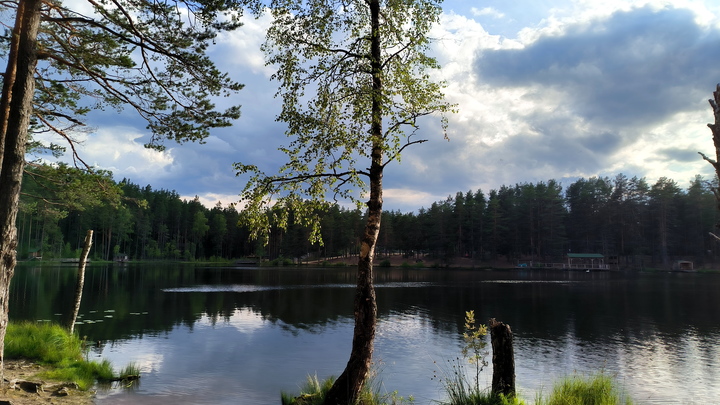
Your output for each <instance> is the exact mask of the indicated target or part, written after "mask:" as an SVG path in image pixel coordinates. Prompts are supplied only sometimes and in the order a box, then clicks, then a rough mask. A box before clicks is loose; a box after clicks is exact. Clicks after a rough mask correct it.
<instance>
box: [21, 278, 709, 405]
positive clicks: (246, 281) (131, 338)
mask: <svg viewBox="0 0 720 405" xmlns="http://www.w3.org/2000/svg"><path fill="white" fill-rule="evenodd" d="M354 281H355V274H354V269H353V268H332V269H328V268H326V269H270V268H262V269H256V268H229V267H196V266H161V265H143V266H139V265H132V264H130V265H125V266H117V265H116V266H93V267H90V268H89V269H88V273H87V276H86V284H85V290H84V295H83V305H82V308H81V314H82V320H83V323H82V324H80V325H78V326H77V330H78V331H79V333H80V334H81V335H84V336H87V338H88V340H90V341H97V342H99V343H98V344H97V345H96V347H95V348H94V349H93V351H92V352H91V353H90V356H96V357H101V358H107V359H109V360H111V361H112V362H113V364H114V365H115V366H116V367H118V368H120V367H122V366H124V365H125V364H127V363H129V362H134V363H136V364H137V365H139V366H140V368H141V371H142V379H141V382H140V384H139V385H138V386H136V387H134V388H132V389H120V388H114V389H109V390H105V391H101V392H99V395H98V401H97V402H98V403H100V404H167V403H172V404H175V405H179V404H277V403H279V393H280V392H281V391H287V392H293V393H295V392H297V387H298V386H299V385H300V384H302V383H303V381H304V380H305V378H306V376H307V375H309V374H317V375H318V376H319V377H321V378H323V377H326V376H329V375H337V374H339V373H340V372H341V371H342V370H343V368H344V365H345V362H346V361H347V358H348V356H349V352H350V343H351V339H352V326H353V321H352V298H353V292H354V291H353V289H354ZM74 283H75V269H74V267H29V266H22V267H19V268H18V269H17V271H16V275H15V278H14V279H13V284H12V295H11V304H10V316H11V319H14V320H19V319H32V320H53V321H61V320H62V319H63V317H65V316H67V313H68V312H69V311H70V308H71V305H72V298H73V294H74V290H75V288H74ZM376 287H377V295H378V305H379V325H378V334H377V340H376V351H375V353H376V354H375V361H376V368H377V369H378V370H380V375H379V379H378V381H381V382H382V384H383V387H384V388H382V389H383V390H385V391H388V392H390V391H395V390H397V391H398V392H399V394H400V395H403V396H408V395H412V396H413V397H414V398H415V401H416V403H418V404H430V403H432V401H433V400H438V399H442V398H443V393H442V388H441V386H440V385H439V383H438V382H437V381H436V380H433V379H432V377H433V375H434V374H435V372H436V371H438V370H439V371H441V372H442V370H443V369H446V366H443V365H442V364H446V363H447V360H448V359H454V358H455V357H457V356H459V355H460V348H461V345H462V342H461V333H462V327H463V316H464V311H466V310H470V309H474V310H475V312H476V315H477V318H478V319H479V320H487V319H488V318H490V317H495V318H497V319H498V320H500V321H503V322H505V323H508V324H510V325H511V327H512V329H513V332H514V333H515V356H516V359H515V361H516V373H517V384H518V389H519V391H520V394H521V395H523V396H524V397H525V398H526V399H530V400H532V399H534V398H535V393H536V392H537V391H538V390H544V391H545V392H547V391H548V390H549V389H550V388H551V386H552V383H553V381H555V380H556V379H557V378H559V377H561V376H565V375H570V374H573V373H580V374H587V373H592V372H594V371H598V370H601V369H602V370H605V371H606V372H608V373H612V374H613V375H615V376H616V377H617V379H618V380H619V381H620V382H621V384H622V385H623V386H624V387H625V388H626V390H627V391H628V393H629V394H630V396H631V397H632V398H633V399H634V400H635V401H636V402H637V403H641V404H642V403H672V404H679V403H685V404H708V403H720V371H718V370H720V368H719V367H718V366H720V364H719V363H720V349H719V347H720V346H719V345H718V343H720V311H719V309H720V274H687V273H662V274H638V273H623V274H618V273H607V272H596V273H584V272H563V271H528V270H508V271H472V270H436V269H432V270H431V269H378V272H377V276H376ZM88 321H90V322H88ZM488 360H490V356H488ZM435 362H437V363H438V364H440V366H438V364H436V363H435ZM490 369H491V366H490V367H488V369H487V370H486V371H485V372H484V373H483V375H482V377H481V378H482V379H483V381H485V383H486V384H487V385H488V386H489V385H490V380H491V378H492V376H491V370H490Z"/></svg>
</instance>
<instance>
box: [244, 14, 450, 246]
mask: <svg viewBox="0 0 720 405" xmlns="http://www.w3.org/2000/svg"><path fill="white" fill-rule="evenodd" d="M370 3H371V1H364V0H318V1H308V2H296V1H293V0H275V1H273V2H272V4H271V12H272V15H273V17H274V21H273V24H272V26H271V27H270V29H269V31H268V34H267V41H266V43H265V44H264V47H263V50H264V51H265V53H266V56H267V64H269V65H273V66H275V67H276V68H277V71H276V72H275V74H274V75H273V79H274V80H276V81H277V82H278V83H279V90H278V92H277V93H276V97H279V98H281V99H282V102H283V103H282V110H281V112H280V114H279V115H278V116H277V120H278V121H282V122H285V123H286V124H287V126H288V127H287V131H286V135H287V136H288V138H289V139H290V141H289V144H288V145H286V146H282V147H281V148H280V150H281V151H282V152H284V153H285V154H286V155H287V157H288V160H287V163H285V164H284V165H283V166H282V167H281V168H280V169H279V173H278V174H275V175H268V174H266V173H264V172H263V171H262V170H260V168H259V167H257V166H254V165H247V164H243V163H236V165H235V168H236V170H237V174H238V175H244V174H250V175H251V177H250V180H249V181H248V183H247V185H246V186H245V188H244V189H243V191H242V194H241V196H242V203H243V204H244V206H245V210H244V217H243V218H244V222H245V223H246V224H247V225H248V226H249V227H250V229H252V230H253V235H252V236H254V237H260V238H262V239H264V240H267V239H266V238H267V231H268V229H269V226H270V225H271V224H275V225H279V226H280V227H284V226H286V225H287V221H288V218H289V214H288V213H289V212H290V211H293V213H294V218H296V221H297V222H298V223H300V224H303V225H308V226H311V227H312V228H313V229H314V232H313V234H312V235H311V238H312V240H313V241H318V240H319V236H320V234H319V229H318V225H317V224H318V222H319V221H318V219H319V215H320V213H321V212H322V210H323V209H325V208H326V207H327V206H328V203H327V202H326V201H327V200H329V199H332V200H334V201H338V200H349V201H352V202H354V203H356V204H357V205H358V207H359V206H360V205H361V201H360V198H361V196H362V195H363V192H364V191H366V190H367V188H366V181H367V179H368V177H369V176H370V174H369V169H366V168H365V167H367V166H369V165H368V164H367V163H366V162H367V161H369V160H370V159H371V153H372V149H373V147H378V146H379V147H380V148H381V150H382V152H383V154H384V156H386V157H387V159H386V161H385V162H384V163H383V168H384V166H385V165H387V164H388V163H389V162H392V161H394V160H399V159H400V154H401V152H402V151H403V150H404V149H405V148H406V147H408V146H410V145H413V144H417V143H422V142H425V140H423V139H417V138H416V130H417V129H418V120H419V119H420V118H422V117H424V116H427V115H431V114H436V113H437V114H440V115H441V117H442V118H441V122H442V126H443V130H444V129H445V126H446V123H447V121H446V118H445V113H447V112H450V111H451V110H452V108H453V106H452V105H450V104H448V103H446V102H445V101H444V95H443V93H442V88H443V87H444V83H442V82H435V81H433V80H432V78H431V76H430V72H431V71H432V70H434V69H437V68H438V64H437V62H436V60H435V59H434V58H432V57H430V56H428V55H427V54H426V51H427V50H428V45H429V42H430V38H429V37H428V32H429V30H430V28H431V27H432V25H433V24H435V23H436V22H437V21H438V18H439V15H440V12H441V9H440V2H439V1H436V0H383V1H380V2H379V3H380V18H381V21H380V25H379V31H377V32H379V34H378V35H379V45H380V55H381V57H380V60H377V61H374V60H373V57H372V52H371V51H372V49H371V45H372V43H373V41H372V39H373V38H372V37H371V32H372V30H371V21H370ZM376 43H378V41H376ZM373 66H376V67H379V68H380V72H377V71H375V70H374V68H373ZM378 73H379V74H378ZM378 84H380V85H378ZM374 100H375V101H377V102H379V106H380V108H379V110H377V111H376V113H375V114H373V113H371V111H373V109H372V107H373V101H374ZM374 120H375V122H381V123H382V128H383V129H382V131H381V132H379V133H373V131H372V130H371V129H372V124H373V121H374ZM271 206H275V207H276V208H278V207H279V208H280V209H273V210H269V207H271Z"/></svg>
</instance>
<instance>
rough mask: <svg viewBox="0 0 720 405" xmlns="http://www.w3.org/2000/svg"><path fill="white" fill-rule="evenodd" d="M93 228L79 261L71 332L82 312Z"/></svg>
mask: <svg viewBox="0 0 720 405" xmlns="http://www.w3.org/2000/svg"><path fill="white" fill-rule="evenodd" d="M92 237H93V231H92V229H90V230H88V231H87V235H85V244H84V245H83V250H82V253H81V254H80V262H79V263H78V278H77V287H76V288H75V306H74V307H73V312H72V316H71V317H70V325H68V326H69V327H70V333H73V332H74V331H75V320H77V316H78V312H80V302H81V301H82V292H83V286H84V285H85V265H86V264H87V257H88V254H89V253H90V246H92Z"/></svg>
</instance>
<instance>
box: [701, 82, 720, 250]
mask: <svg viewBox="0 0 720 405" xmlns="http://www.w3.org/2000/svg"><path fill="white" fill-rule="evenodd" d="M708 102H709V103H710V107H711V108H712V110H713V116H714V117H715V122H714V123H713V124H708V127H709V128H710V130H711V131H712V135H713V137H712V139H713V144H714V145H715V159H711V158H709V157H707V156H705V154H703V153H702V152H700V155H701V156H702V157H703V159H705V160H706V161H708V162H709V163H710V164H711V165H712V166H713V168H715V174H716V175H717V176H718V177H720V84H718V85H716V86H715V91H714V92H713V98H711V99H709V100H708ZM712 191H713V194H715V200H716V201H717V208H718V210H720V187H712ZM715 227H716V228H718V229H720V221H719V222H718V223H716V224H715ZM712 235H713V236H715V238H717V239H720V237H718V236H716V235H714V234H712Z"/></svg>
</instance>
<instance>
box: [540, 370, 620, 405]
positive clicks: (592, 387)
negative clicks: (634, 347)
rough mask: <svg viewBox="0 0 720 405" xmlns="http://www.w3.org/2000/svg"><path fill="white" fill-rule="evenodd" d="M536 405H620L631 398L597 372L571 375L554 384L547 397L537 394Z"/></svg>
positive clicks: (609, 378) (607, 377)
mask: <svg viewBox="0 0 720 405" xmlns="http://www.w3.org/2000/svg"><path fill="white" fill-rule="evenodd" d="M535 403H536V404H538V405H620V404H626V405H630V404H632V400H631V399H630V398H629V397H628V396H626V395H625V394H624V393H623V392H621V391H620V390H619V388H618V387H617V383H616V382H615V381H614V380H613V379H612V378H611V377H610V376H608V375H606V374H603V373H599V374H596V375H594V376H591V377H587V378H585V377H581V376H577V375H574V376H571V377H567V378H565V379H563V380H562V381H560V382H558V383H556V384H555V386H554V387H553V391H552V393H551V394H550V396H549V397H548V398H547V399H544V398H542V395H538V399H537V400H536V401H535Z"/></svg>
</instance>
